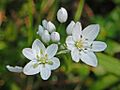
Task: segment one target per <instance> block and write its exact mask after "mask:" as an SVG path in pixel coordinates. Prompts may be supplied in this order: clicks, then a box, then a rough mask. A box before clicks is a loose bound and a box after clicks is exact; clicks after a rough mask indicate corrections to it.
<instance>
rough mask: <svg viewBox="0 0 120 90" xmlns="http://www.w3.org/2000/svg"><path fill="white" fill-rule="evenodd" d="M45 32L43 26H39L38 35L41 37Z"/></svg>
mask: <svg viewBox="0 0 120 90" xmlns="http://www.w3.org/2000/svg"><path fill="white" fill-rule="evenodd" d="M43 32H44V29H43V27H42V26H41V25H39V28H38V32H37V34H39V36H42V34H43Z"/></svg>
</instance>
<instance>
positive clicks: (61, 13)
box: [57, 7, 68, 23]
mask: <svg viewBox="0 0 120 90" xmlns="http://www.w3.org/2000/svg"><path fill="white" fill-rule="evenodd" d="M67 18H68V13H67V11H66V9H65V8H63V7H61V9H59V10H58V12H57V19H58V21H59V22H61V23H64V22H66V21H67Z"/></svg>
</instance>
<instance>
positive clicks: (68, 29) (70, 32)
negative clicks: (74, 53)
mask: <svg viewBox="0 0 120 90" xmlns="http://www.w3.org/2000/svg"><path fill="white" fill-rule="evenodd" d="M74 25H75V22H74V21H71V22H70V24H69V25H68V26H67V28H66V33H67V34H68V35H72V31H73V27H74Z"/></svg>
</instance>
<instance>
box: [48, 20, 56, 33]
mask: <svg viewBox="0 0 120 90" xmlns="http://www.w3.org/2000/svg"><path fill="white" fill-rule="evenodd" d="M55 29H56V27H55V25H54V24H53V23H52V22H51V21H49V22H48V23H47V30H48V31H49V32H50V33H52V32H53V31H55Z"/></svg>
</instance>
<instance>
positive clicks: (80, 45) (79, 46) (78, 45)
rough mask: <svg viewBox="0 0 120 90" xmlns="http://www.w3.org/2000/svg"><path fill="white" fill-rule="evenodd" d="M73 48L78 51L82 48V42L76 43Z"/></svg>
mask: <svg viewBox="0 0 120 90" xmlns="http://www.w3.org/2000/svg"><path fill="white" fill-rule="evenodd" d="M75 46H76V47H77V48H78V49H81V48H82V47H83V42H82V40H80V41H77V42H76V43H75Z"/></svg>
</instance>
